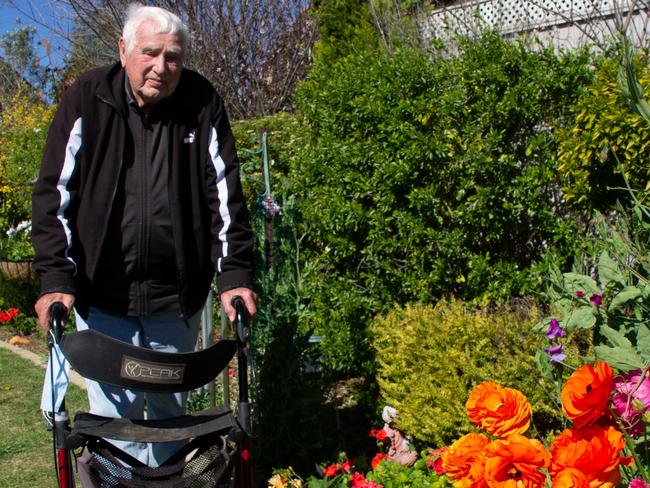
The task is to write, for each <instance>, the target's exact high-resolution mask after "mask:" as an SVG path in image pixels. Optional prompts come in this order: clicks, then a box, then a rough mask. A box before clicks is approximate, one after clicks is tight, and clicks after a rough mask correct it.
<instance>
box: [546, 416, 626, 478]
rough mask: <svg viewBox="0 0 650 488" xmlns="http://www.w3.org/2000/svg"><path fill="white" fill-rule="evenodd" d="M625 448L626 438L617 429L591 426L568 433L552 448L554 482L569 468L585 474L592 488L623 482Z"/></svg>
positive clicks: (562, 433)
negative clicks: (620, 467)
mask: <svg viewBox="0 0 650 488" xmlns="http://www.w3.org/2000/svg"><path fill="white" fill-rule="evenodd" d="M624 447H625V440H624V439H623V434H621V433H620V432H619V431H618V430H616V429H615V428H614V427H613V426H611V425H609V426H605V425H598V424H596V425H590V426H587V427H582V428H580V429H566V430H564V431H563V432H561V433H560V434H559V435H558V436H557V437H556V438H555V440H554V441H553V443H552V444H551V459H552V463H551V468H550V470H549V471H550V473H551V478H552V479H553V480H555V478H556V477H557V476H559V475H560V473H561V472H562V471H563V470H565V469H568V468H574V469H577V470H578V471H581V472H582V473H583V474H584V475H585V477H586V479H587V482H588V483H589V485H590V486H591V487H592V488H596V487H603V488H608V487H611V486H613V485H615V484H616V483H618V482H619V481H620V480H621V474H620V472H619V469H618V468H619V465H620V464H622V463H626V462H627V460H626V458H624V457H622V456H621V452H622V451H623V448H624Z"/></svg>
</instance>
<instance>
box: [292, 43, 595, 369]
mask: <svg viewBox="0 0 650 488" xmlns="http://www.w3.org/2000/svg"><path fill="white" fill-rule="evenodd" d="M590 76H591V75H590V71H589V69H588V68H587V62H586V56H585V55H584V54H575V55H562V56H559V55H556V54H555V53H554V52H553V51H552V50H550V49H541V50H537V51H533V50H529V49H527V48H526V47H525V46H523V45H521V44H518V43H512V42H507V41H503V40H502V39H500V38H499V36H497V35H495V34H486V35H485V36H483V37H482V38H480V39H477V40H475V41H465V42H464V43H462V44H461V50H460V52H458V53H457V54H451V53H446V54H445V55H444V56H443V55H442V53H439V54H438V55H437V56H435V57H433V58H430V57H428V56H425V55H423V54H421V53H420V52H419V51H418V50H401V51H400V52H399V54H398V55H395V56H389V55H387V54H385V53H382V52H378V51H372V50H368V51H366V52H364V53H360V54H358V55H355V56H348V57H346V58H344V59H342V60H340V61H339V63H338V64H336V65H335V66H334V67H331V66H328V67H326V68H321V66H316V68H315V69H314V70H313V71H312V73H311V74H310V77H309V80H308V82H307V83H305V85H304V86H303V87H302V88H301V91H300V95H299V107H300V109H301V113H302V114H303V116H304V120H305V123H306V124H307V125H308V126H309V128H310V130H311V133H312V138H311V141H310V144H308V145H307V146H306V147H305V151H304V154H303V155H302V156H301V157H300V158H299V159H298V160H297V161H296V165H295V166H294V167H293V173H292V175H293V176H292V180H293V181H294V189H295V191H296V192H297V193H298V195H299V196H300V197H301V205H302V211H303V219H304V226H305V229H306V234H307V243H306V244H307V245H306V247H307V249H309V250H310V251H311V254H310V255H309V259H311V260H312V262H313V263H315V265H316V267H317V269H318V270H319V274H318V275H317V277H318V278H317V279H316V280H314V282H313V283H312V284H311V289H312V290H313V299H312V306H313V307H314V308H315V310H316V312H315V313H314V318H313V326H314V327H315V329H316V330H317V331H318V333H319V334H322V335H324V336H325V340H324V348H325V349H326V351H327V355H328V358H329V361H330V365H331V366H333V367H335V368H340V369H342V370H347V371H350V370H355V369H356V368H361V369H364V368H365V366H363V365H364V364H368V363H364V362H365V361H369V360H370V359H369V358H370V355H369V354H366V353H364V351H366V352H367V351H368V340H367V336H366V324H367V323H368V322H369V320H370V319H371V317H372V316H373V315H375V314H376V313H377V312H379V311H381V310H385V309H386V307H387V306H390V304H392V303H394V302H397V303H407V302H409V301H424V302H429V301H432V300H436V299H438V298H439V297H441V296H450V295H454V296H457V297H459V298H464V299H467V300H473V299H479V298H481V297H483V298H485V299H488V300H497V299H502V298H506V297H509V296H518V295H522V294H526V293H529V292H530V291H531V290H532V289H533V288H534V287H535V286H536V282H535V281H534V273H533V272H532V271H531V269H534V266H536V265H537V264H539V263H540V261H541V260H542V256H543V255H544V253H545V252H546V251H547V250H548V249H549V248H552V249H554V250H555V251H557V252H558V253H559V255H560V256H562V255H566V254H568V253H570V252H571V245H572V244H571V243H572V241H573V236H574V234H575V231H576V229H575V226H574V222H575V220H574V219H571V218H566V215H565V209H564V208H563V206H562V205H561V201H560V196H559V175H558V172H557V167H556V149H557V146H556V142H555V140H554V138H553V132H554V130H555V129H556V128H557V127H559V126H562V125H565V124H567V122H568V120H567V118H568V110H567V109H568V107H569V106H570V105H571V104H572V103H573V102H574V101H575V99H576V98H577V96H578V95H579V94H580V93H581V91H582V90H583V89H584V86H585V85H586V84H587V83H588V81H589V80H590Z"/></svg>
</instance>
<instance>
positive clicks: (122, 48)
mask: <svg viewBox="0 0 650 488" xmlns="http://www.w3.org/2000/svg"><path fill="white" fill-rule="evenodd" d="M117 50H118V51H119V53H120V63H122V67H124V66H125V65H126V43H125V42H124V38H123V37H120V40H119V42H118V43H117Z"/></svg>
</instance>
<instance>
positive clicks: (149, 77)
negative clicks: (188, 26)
mask: <svg viewBox="0 0 650 488" xmlns="http://www.w3.org/2000/svg"><path fill="white" fill-rule="evenodd" d="M154 27H155V24H154V23H153V21H145V22H143V23H142V24H141V25H140V27H139V28H138V30H137V31H136V34H135V45H134V46H133V49H132V50H131V52H130V53H128V54H127V52H126V45H125V43H124V39H121V38H120V44H119V50H120V61H121V62H122V66H123V67H124V69H125V71H126V74H127V76H128V78H129V84H130V86H131V91H132V93H133V98H134V99H135V101H136V103H137V104H138V106H139V107H141V108H144V109H148V108H151V107H152V106H153V105H155V104H156V103H158V102H159V101H160V100H162V99H163V98H165V97H168V96H169V95H171V94H172V93H173V92H174V90H175V89H176V86H178V80H179V79H180V77H181V71H182V70H183V60H182V56H183V44H182V42H181V37H180V35H178V34H157V33H156V32H155V29H154Z"/></svg>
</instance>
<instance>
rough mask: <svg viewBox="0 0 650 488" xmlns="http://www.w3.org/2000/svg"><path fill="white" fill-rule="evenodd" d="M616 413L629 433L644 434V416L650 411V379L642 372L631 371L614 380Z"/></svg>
mask: <svg viewBox="0 0 650 488" xmlns="http://www.w3.org/2000/svg"><path fill="white" fill-rule="evenodd" d="M612 404H613V406H614V412H615V413H616V415H618V416H619V417H620V418H621V420H623V422H624V423H625V424H626V425H627V431H628V433H629V434H630V435H631V436H633V437H636V436H639V435H641V434H642V433H643V430H644V429H643V419H642V417H643V414H644V413H645V412H647V411H648V410H650V379H648V378H647V377H646V376H643V375H642V372H641V371H639V370H637V371H630V372H629V373H626V374H624V375H621V376H617V377H616V378H614V396H613V398H612Z"/></svg>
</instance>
